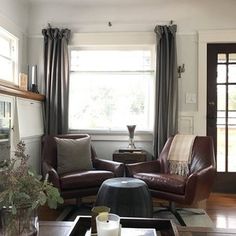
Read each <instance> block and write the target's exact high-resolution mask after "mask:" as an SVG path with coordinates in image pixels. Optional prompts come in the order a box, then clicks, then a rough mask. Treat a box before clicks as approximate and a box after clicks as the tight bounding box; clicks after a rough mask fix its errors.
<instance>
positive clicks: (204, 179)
mask: <svg viewBox="0 0 236 236" xmlns="http://www.w3.org/2000/svg"><path fill="white" fill-rule="evenodd" d="M215 176H216V169H215V167H213V166H209V167H207V168H204V169H202V170H200V171H198V172H195V173H193V174H191V175H190V176H189V178H188V179H187V182H186V197H187V198H190V199H193V202H197V201H201V200H204V199H207V198H208V197H209V194H210V192H211V189H212V186H213V184H214V180H215Z"/></svg>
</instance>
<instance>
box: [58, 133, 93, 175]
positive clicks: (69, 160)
mask: <svg viewBox="0 0 236 236" xmlns="http://www.w3.org/2000/svg"><path fill="white" fill-rule="evenodd" d="M55 139H56V143H57V172H58V174H64V173H69V172H73V171H77V170H91V169H92V168H93V166H92V161H91V140H90V137H85V138H80V139H63V138H55Z"/></svg>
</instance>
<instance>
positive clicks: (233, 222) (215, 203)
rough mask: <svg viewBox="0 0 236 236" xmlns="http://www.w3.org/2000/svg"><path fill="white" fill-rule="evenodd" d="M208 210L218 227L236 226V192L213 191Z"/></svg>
mask: <svg viewBox="0 0 236 236" xmlns="http://www.w3.org/2000/svg"><path fill="white" fill-rule="evenodd" d="M206 212H207V213H208V215H209V216H210V218H211V220H212V221H213V223H214V224H215V226H216V227H217V228H229V229H230V228H231V229H232V228H233V229H235V228H236V194H216V193H212V194H211V195H210V197H209V199H208V200H207V204H206Z"/></svg>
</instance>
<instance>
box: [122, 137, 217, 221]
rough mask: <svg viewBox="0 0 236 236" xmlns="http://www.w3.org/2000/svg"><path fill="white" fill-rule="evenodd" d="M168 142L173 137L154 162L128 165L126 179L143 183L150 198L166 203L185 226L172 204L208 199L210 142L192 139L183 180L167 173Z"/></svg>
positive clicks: (212, 174)
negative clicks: (190, 154)
mask: <svg viewBox="0 0 236 236" xmlns="http://www.w3.org/2000/svg"><path fill="white" fill-rule="evenodd" d="M172 140H173V137H171V138H169V139H168V140H167V142H166V144H165V146H164V148H163V150H162V152H161V154H160V156H159V158H158V159H157V160H154V161H149V162H142V163H136V164H128V165H126V168H127V173H128V175H129V176H131V177H134V178H138V179H141V180H143V181H145V182H146V184H147V185H148V187H149V189H150V192H151V194H152V196H154V197H157V198H160V199H165V200H167V201H169V202H170V207H169V210H170V211H171V212H172V213H173V214H174V215H175V216H176V218H177V219H178V220H179V222H180V224H182V225H185V223H184V222H183V220H182V219H181V216H180V215H179V214H178V212H177V211H176V209H175V207H174V204H173V203H180V204H185V205H191V204H193V203H196V202H198V201H201V200H204V199H207V198H208V197H209V194H210V192H211V189H212V186H213V182H214V179H215V174H216V169H215V155H214V148H213V141H212V138H211V137H209V136H197V137H196V139H195V141H194V143H193V149H192V161H191V164H190V165H189V174H188V176H186V177H183V176H180V175H174V174H169V171H168V160H167V156H168V152H169V149H170V146H171V142H172Z"/></svg>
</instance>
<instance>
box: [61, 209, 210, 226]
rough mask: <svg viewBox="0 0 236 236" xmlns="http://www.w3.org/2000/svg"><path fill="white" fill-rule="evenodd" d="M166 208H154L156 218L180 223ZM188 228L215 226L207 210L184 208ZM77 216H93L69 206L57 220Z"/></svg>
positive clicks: (183, 216) (182, 214) (182, 212)
mask: <svg viewBox="0 0 236 236" xmlns="http://www.w3.org/2000/svg"><path fill="white" fill-rule="evenodd" d="M163 209H164V208H161V207H154V214H153V217H154V218H161V219H171V220H173V222H175V223H176V224H179V222H178V221H177V220H176V218H175V216H174V215H173V214H172V213H171V212H170V211H160V212H158V211H159V210H163ZM178 212H179V214H180V215H181V217H182V218H183V220H184V222H185V224H186V225H187V226H192V227H214V224H213V222H212V220H211V219H210V217H209V216H208V215H207V213H206V212H205V210H203V209H197V208H183V209H182V210H180V211H178ZM77 215H91V211H90V208H89V207H84V206H83V207H75V206H67V207H66V208H65V209H64V210H63V212H62V213H61V215H60V216H59V217H58V219H57V220H64V221H73V220H74V219H75V218H76V216H77Z"/></svg>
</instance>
